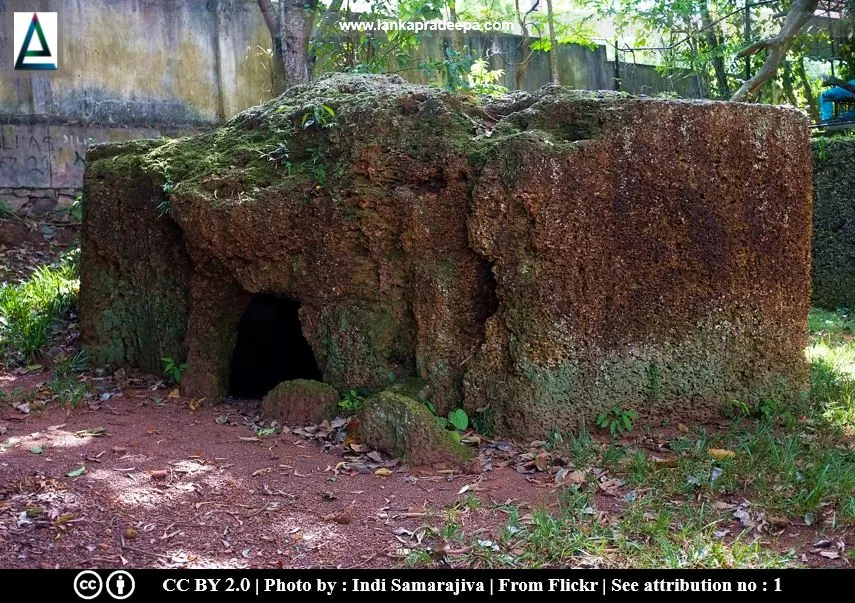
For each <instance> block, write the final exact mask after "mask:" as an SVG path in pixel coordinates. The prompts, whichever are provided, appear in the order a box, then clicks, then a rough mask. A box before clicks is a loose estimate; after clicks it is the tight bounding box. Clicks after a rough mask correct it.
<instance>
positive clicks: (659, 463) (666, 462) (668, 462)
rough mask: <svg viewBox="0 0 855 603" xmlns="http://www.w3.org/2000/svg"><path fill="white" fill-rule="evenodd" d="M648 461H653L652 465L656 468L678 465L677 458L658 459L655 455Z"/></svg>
mask: <svg viewBox="0 0 855 603" xmlns="http://www.w3.org/2000/svg"><path fill="white" fill-rule="evenodd" d="M650 460H651V461H653V464H654V465H655V466H656V467H676V466H677V465H678V464H679V460H678V459H677V457H673V456H672V457H665V458H663V457H659V456H655V455H651V456H650Z"/></svg>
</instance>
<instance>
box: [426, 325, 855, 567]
mask: <svg viewBox="0 0 855 603" xmlns="http://www.w3.org/2000/svg"><path fill="white" fill-rule="evenodd" d="M809 324H810V328H811V341H810V345H809V346H808V348H807V349H806V357H807V360H808V361H809V362H810V364H811V388H810V396H809V397H807V398H806V399H804V400H803V402H802V403H800V404H798V405H796V406H794V407H782V406H781V405H780V404H779V403H778V402H777V401H775V400H770V401H768V402H766V403H764V404H762V405H761V406H760V410H759V412H751V411H750V409H745V410H742V409H740V408H739V407H734V409H732V410H731V412H729V413H728V417H729V418H730V419H731V420H730V421H729V422H728V423H727V425H726V426H725V427H724V428H720V429H719V428H715V429H713V428H708V427H706V426H696V427H694V428H693V429H690V430H689V431H688V432H686V430H685V429H682V430H681V431H679V432H677V433H675V434H674V435H673V436H669V438H670V439H668V438H666V440H665V443H666V445H665V448H664V449H663V450H662V452H661V453H651V451H650V450H649V449H647V448H643V447H640V446H633V445H622V444H621V443H620V442H615V441H604V440H603V438H599V439H597V438H595V437H593V436H592V435H591V434H589V433H587V432H585V431H581V432H578V433H575V434H561V433H554V434H552V436H551V437H550V438H549V439H548V440H547V443H546V448H547V449H548V450H549V451H550V452H551V454H552V455H553V456H560V457H561V458H563V459H564V460H565V462H569V463H571V464H572V465H573V467H574V468H582V469H584V470H586V471H587V472H588V475H589V479H588V481H587V482H586V483H584V484H582V485H575V484H574V485H571V486H567V487H565V488H564V489H563V490H561V491H560V498H559V507H558V510H556V509H555V508H554V507H550V508H549V509H545V510H544V509H541V510H535V511H534V512H532V513H525V514H523V513H522V511H520V509H518V508H516V507H511V506H505V507H494V508H493V509H492V511H493V512H502V513H506V514H507V520H506V522H505V524H504V525H503V526H501V527H500V528H499V529H498V531H497V542H496V543H489V544H490V545H491V546H484V542H483V538H484V536H483V535H478V536H475V535H471V536H470V535H468V534H464V533H462V532H461V530H460V529H458V530H455V531H454V534H453V536H454V539H455V542H457V543H465V544H466V545H468V547H469V548H470V549H471V552H469V553H468V554H466V555H465V556H463V557H461V558H460V559H459V565H463V566H470V567H524V568H538V567H567V566H574V567H575V566H589V567H639V568H660V567H664V568H755V567H763V568H777V567H790V566H796V565H799V564H800V555H801V553H802V552H803V551H802V550H781V549H780V548H779V549H778V550H776V549H775V548H773V547H772V545H771V542H772V541H773V539H774V534H776V533H782V532H799V533H801V534H803V535H804V536H805V537H806V538H807V539H808V540H811V539H812V538H814V537H815V536H816V537H819V535H822V534H828V533H830V532H833V531H834V530H836V529H839V528H850V527H853V526H855V337H853V334H855V322H853V321H851V320H850V318H849V314H848V311H847V310H838V311H837V312H827V311H823V310H813V311H812V312H811V314H810V321H809ZM651 433H652V432H649V433H647V434H646V435H647V436H648V437H649V436H650V434H651ZM660 441H662V440H660ZM665 461H667V462H665ZM597 468H599V470H603V469H605V470H606V471H607V472H608V477H609V478H619V479H620V480H621V481H622V482H623V486H622V488H621V489H620V492H619V494H618V496H617V497H615V498H609V497H604V496H603V494H602V492H600V490H599V487H598V486H597V484H596V481H595V479H594V478H593V477H592V475H594V474H596V473H597V471H598V469H597ZM547 479H548V478H547ZM604 503H605V504H604ZM615 504H617V506H618V507H619V510H615V509H614V506H615ZM482 510H483V509H482ZM439 532H440V534H441V533H442V531H441V530H440V531H439ZM809 544H810V543H808V545H809Z"/></svg>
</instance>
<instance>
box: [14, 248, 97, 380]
mask: <svg viewBox="0 0 855 603" xmlns="http://www.w3.org/2000/svg"><path fill="white" fill-rule="evenodd" d="M79 287H80V281H79V278H78V274H77V265H76V255H75V254H74V253H69V254H66V255H65V256H63V258H62V259H60V261H59V262H57V263H56V264H52V265H49V266H42V267H40V268H38V269H37V270H36V271H35V272H34V273H33V274H32V275H31V276H30V277H29V278H28V279H27V280H26V281H24V282H23V283H19V284H16V285H13V284H8V283H3V284H0V357H2V359H3V360H4V361H5V362H6V363H8V364H22V363H24V362H28V361H31V360H34V359H35V358H36V357H38V356H39V355H40V354H41V353H42V351H43V349H44V347H45V345H46V344H47V342H48V339H49V337H50V334H51V331H52V329H53V327H54V325H55V324H56V322H57V320H58V319H59V318H60V317H62V316H63V314H65V312H66V311H68V310H69V309H70V308H72V307H73V306H74V305H75V304H76V302H77V294H78V289H79Z"/></svg>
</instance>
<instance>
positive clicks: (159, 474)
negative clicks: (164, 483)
mask: <svg viewBox="0 0 855 603" xmlns="http://www.w3.org/2000/svg"><path fill="white" fill-rule="evenodd" d="M148 474H149V477H151V479H166V478H167V477H169V471H167V470H166V469H156V470H154V471H149V472H148Z"/></svg>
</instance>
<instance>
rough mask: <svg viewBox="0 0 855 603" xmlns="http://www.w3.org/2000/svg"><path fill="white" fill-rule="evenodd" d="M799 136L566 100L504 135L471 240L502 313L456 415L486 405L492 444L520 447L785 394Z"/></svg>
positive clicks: (776, 127) (806, 174)
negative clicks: (664, 411) (557, 430)
mask: <svg viewBox="0 0 855 603" xmlns="http://www.w3.org/2000/svg"><path fill="white" fill-rule="evenodd" d="M806 125H807V123H806V120H805V119H804V118H803V117H801V116H799V115H796V114H794V113H792V112H789V111H785V110H780V109H772V108H761V107H756V106H747V105H736V104H729V103H713V102H664V103H663V102H658V101H648V100H630V101H616V100H609V99H588V100H585V99H578V98H574V96H572V95H568V94H566V93H551V94H546V95H543V96H541V98H540V99H539V100H538V101H537V102H535V103H534V104H532V105H531V106H530V107H529V108H527V109H525V110H522V111H520V112H518V113H515V114H512V115H510V116H508V117H507V118H506V119H505V120H503V121H502V122H500V123H499V124H498V126H497V127H496V131H495V132H494V134H493V137H494V138H495V137H500V136H501V137H504V142H503V143H502V144H496V145H495V146H493V147H492V148H491V149H490V152H489V153H488V154H487V156H486V159H485V164H484V167H483V170H482V172H481V174H480V176H479V178H478V179H477V183H476V184H475V189H474V191H473V204H472V207H473V215H472V218H471V220H470V240H471V241H472V244H473V247H474V248H475V249H476V250H477V251H478V252H479V253H481V254H482V255H483V256H485V257H486V258H488V260H489V261H490V262H491V263H492V264H493V266H494V268H493V272H494V274H495V277H496V282H497V285H498V287H497V291H498V297H499V299H500V300H501V301H500V305H499V310H498V312H497V313H496V314H495V315H494V316H492V317H491V318H490V319H489V321H488V323H487V332H486V337H485V341H484V343H483V345H482V346H481V347H480V349H479V351H478V354H477V355H476V357H475V359H474V360H473V362H472V364H471V367H470V369H469V371H468V373H467V376H466V396H465V398H466V403H467V406H468V409H470V410H472V409H474V408H477V407H481V406H484V405H486V404H487V403H492V404H493V405H494V408H495V409H496V411H497V420H498V421H499V423H500V425H499V429H500V431H512V432H516V433H526V434H529V435H532V436H534V435H538V434H541V433H542V431H543V429H544V428H549V427H550V426H562V425H568V424H577V425H578V424H579V422H580V421H582V420H585V419H588V424H589V425H590V424H591V422H592V419H593V417H595V416H596V414H597V413H598V412H601V411H602V409H603V408H607V407H609V406H611V405H613V404H620V405H621V406H623V407H634V408H639V407H640V409H642V414H643V413H644V409H649V408H653V407H656V406H660V407H667V408H670V409H673V410H674V411H675V412H681V411H682V412H691V411H693V410H695V409H703V408H704V407H707V408H711V407H714V406H716V405H718V404H720V403H724V402H728V401H730V400H733V399H739V400H742V401H744V402H746V403H748V404H755V405H756V404H757V403H759V402H762V401H763V400H765V399H767V398H769V397H776V398H785V399H789V398H792V397H793V396H797V395H798V393H799V391H800V390H803V389H804V387H805V385H806V383H807V365H806V363H805V361H804V355H803V350H804V346H805V344H806V328H805V325H806V317H807V313H808V310H809V301H810V272H809V271H810V231H811V224H810V219H811V218H810V216H811V214H810V191H811V181H810V176H811V166H810V161H809V158H810V153H809V144H808V136H807V128H806ZM523 158H524V159H523ZM497 402H498V404H497Z"/></svg>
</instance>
